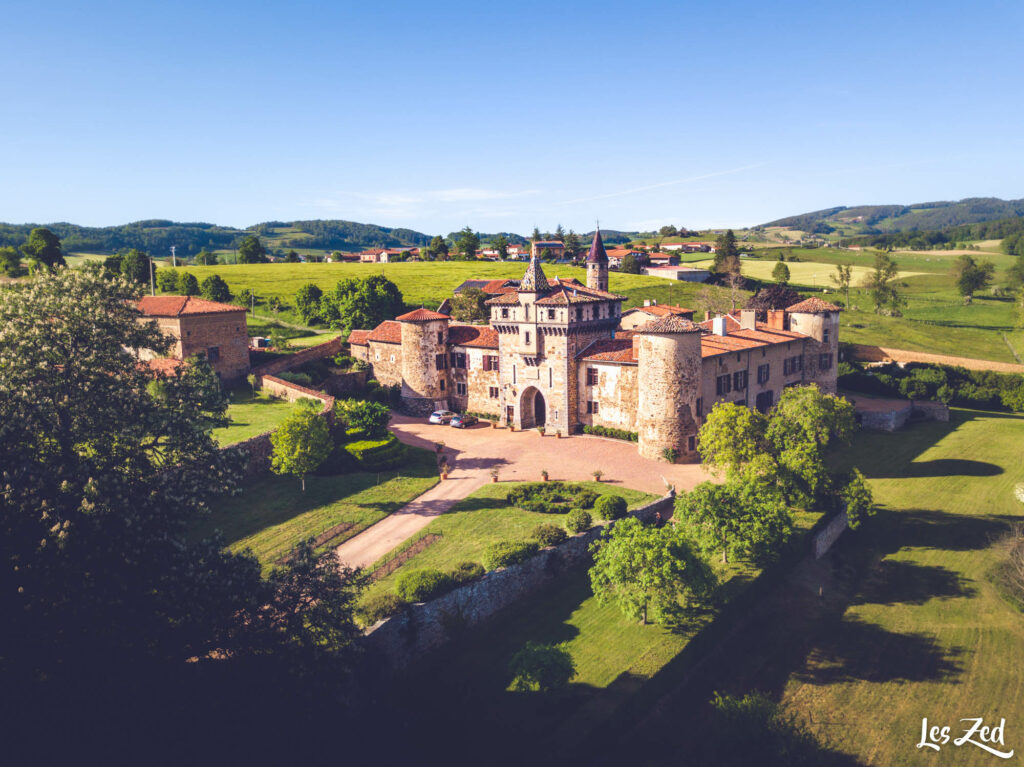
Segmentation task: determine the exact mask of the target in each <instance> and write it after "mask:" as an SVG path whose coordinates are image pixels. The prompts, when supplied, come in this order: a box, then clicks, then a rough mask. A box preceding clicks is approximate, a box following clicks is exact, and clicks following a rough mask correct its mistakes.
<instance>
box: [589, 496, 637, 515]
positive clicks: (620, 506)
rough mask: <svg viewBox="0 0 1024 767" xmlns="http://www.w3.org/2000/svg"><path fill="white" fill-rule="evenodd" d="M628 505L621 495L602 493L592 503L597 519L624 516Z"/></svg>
mask: <svg viewBox="0 0 1024 767" xmlns="http://www.w3.org/2000/svg"><path fill="white" fill-rule="evenodd" d="M627 508H629V505H628V504H627V503H626V499H625V498H623V497H622V496H621V495H602V496H601V497H600V498H598V499H597V503H595V504H594V512H595V513H596V514H597V516H598V518H599V519H621V518H622V517H624V516H626V509H627Z"/></svg>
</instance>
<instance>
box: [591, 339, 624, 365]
mask: <svg viewBox="0 0 1024 767" xmlns="http://www.w3.org/2000/svg"><path fill="white" fill-rule="evenodd" d="M580 359H584V360H594V361H595V362H624V363H626V364H633V365H635V364H636V363H637V358H636V357H635V356H634V355H633V339H632V338H622V337H618V338H606V339H603V340H601V341H595V342H594V343H592V344H591V345H590V346H588V347H587V348H586V349H584V350H583V353H582V354H581V355H580Z"/></svg>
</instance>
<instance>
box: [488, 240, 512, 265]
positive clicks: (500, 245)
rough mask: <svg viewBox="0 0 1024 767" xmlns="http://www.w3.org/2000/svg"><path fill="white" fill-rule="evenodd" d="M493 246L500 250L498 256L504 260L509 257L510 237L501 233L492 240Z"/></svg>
mask: <svg viewBox="0 0 1024 767" xmlns="http://www.w3.org/2000/svg"><path fill="white" fill-rule="evenodd" d="M491 246H492V247H493V248H494V249H495V250H497V251H498V258H500V259H501V260H502V261H504V260H505V259H506V258H508V238H507V237H506V236H505V235H503V234H499V235H498V236H497V237H495V238H494V240H492V241H491Z"/></svg>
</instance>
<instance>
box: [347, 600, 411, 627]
mask: <svg viewBox="0 0 1024 767" xmlns="http://www.w3.org/2000/svg"><path fill="white" fill-rule="evenodd" d="M407 606H408V603H407V602H405V601H404V600H403V599H401V598H400V597H398V596H397V595H396V594H387V593H385V594H377V595H375V596H372V597H370V598H369V599H367V600H366V601H365V602H364V603H363V604H362V605H361V606H360V607H359V609H358V610H356V617H357V618H359V622H360V623H362V624H363V625H364V626H372V625H374V624H375V623H377V621H382V620H384V619H385V618H390V617H391V616H392V615H397V614H398V613H400V612H402V610H404V609H405V608H406V607H407Z"/></svg>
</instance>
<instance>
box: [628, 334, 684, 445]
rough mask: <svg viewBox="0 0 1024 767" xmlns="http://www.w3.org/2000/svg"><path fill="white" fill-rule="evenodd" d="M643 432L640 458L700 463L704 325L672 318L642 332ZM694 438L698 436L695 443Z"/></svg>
mask: <svg viewBox="0 0 1024 767" xmlns="http://www.w3.org/2000/svg"><path fill="white" fill-rule="evenodd" d="M635 333H636V336H635V337H634V338H635V340H634V343H635V344H636V345H637V346H638V347H639V348H638V353H637V357H638V361H639V366H638V371H637V389H638V392H637V432H638V433H639V448H640V455H642V456H643V457H644V458H651V459H653V460H665V458H666V452H667V451H674V452H675V455H676V458H677V460H684V461H693V460H698V454H697V450H696V437H697V421H696V415H697V413H696V410H697V400H698V399H699V398H700V396H701V356H700V336H701V329H700V326H699V325H697V324H695V323H693V322H691V321H690V320H687V319H683V318H682V317H678V316H674V315H670V316H667V317H662V318H660V319H657V320H654V321H653V322H648V323H647V324H646V325H643V326H641V327H640V328H638V329H637V330H636V331H635ZM691 437H692V438H693V439H692V440H691Z"/></svg>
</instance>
